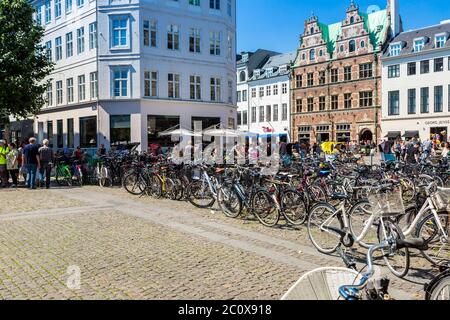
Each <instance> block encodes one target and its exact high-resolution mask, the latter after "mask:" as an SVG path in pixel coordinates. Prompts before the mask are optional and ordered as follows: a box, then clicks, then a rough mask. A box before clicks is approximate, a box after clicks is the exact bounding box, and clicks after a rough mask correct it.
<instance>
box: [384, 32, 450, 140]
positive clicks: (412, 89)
mask: <svg viewBox="0 0 450 320" xmlns="http://www.w3.org/2000/svg"><path fill="white" fill-rule="evenodd" d="M445 30H450V24H441V25H440V26H435V27H430V28H425V29H421V30H418V31H411V32H407V33H402V34H400V35H399V36H398V37H397V38H395V39H394V40H393V41H392V43H391V49H388V52H387V53H386V54H385V56H384V58H383V59H382V66H383V74H382V87H383V89H382V90H383V104H382V105H383V108H382V119H381V128H382V133H383V136H387V135H390V136H391V138H394V136H395V134H394V133H401V135H402V136H404V135H405V133H407V132H409V133H410V134H411V132H413V133H417V134H418V136H419V137H420V139H422V140H426V139H429V138H430V137H431V135H432V134H441V133H442V132H444V131H445V132H446V137H445V139H446V140H447V139H448V136H449V132H450V131H449V130H450V41H449V33H448V32H447V31H445ZM424 34H426V35H424ZM440 35H444V37H445V41H444V44H443V46H442V47H438V46H437V45H436V43H435V41H436V36H440ZM421 41H423V43H422V42H421ZM391 50H393V51H391ZM399 50H400V51H399ZM414 64H415V72H414ZM427 64H428V67H427ZM427 69H428V71H427ZM405 138H411V137H405Z"/></svg>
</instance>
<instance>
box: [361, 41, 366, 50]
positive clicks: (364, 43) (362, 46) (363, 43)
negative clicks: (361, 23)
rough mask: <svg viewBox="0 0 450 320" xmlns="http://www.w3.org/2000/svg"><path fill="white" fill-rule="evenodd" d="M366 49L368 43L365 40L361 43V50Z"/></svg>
mask: <svg viewBox="0 0 450 320" xmlns="http://www.w3.org/2000/svg"><path fill="white" fill-rule="evenodd" d="M365 47H366V42H365V41H364V40H362V41H361V48H363V49H364V48H365Z"/></svg>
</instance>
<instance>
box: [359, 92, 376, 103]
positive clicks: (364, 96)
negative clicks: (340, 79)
mask: <svg viewBox="0 0 450 320" xmlns="http://www.w3.org/2000/svg"><path fill="white" fill-rule="evenodd" d="M372 105H373V97H372V91H362V92H360V93H359V106H360V107H371V106H372Z"/></svg>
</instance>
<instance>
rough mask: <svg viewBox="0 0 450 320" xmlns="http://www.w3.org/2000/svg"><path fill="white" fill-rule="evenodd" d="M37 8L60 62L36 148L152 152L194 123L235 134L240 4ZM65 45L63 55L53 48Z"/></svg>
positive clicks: (125, 1)
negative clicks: (134, 145) (164, 136)
mask: <svg viewBox="0 0 450 320" xmlns="http://www.w3.org/2000/svg"><path fill="white" fill-rule="evenodd" d="M190 3H192V5H191V4H190ZM68 4H69V5H70V4H72V10H71V12H70V13H68V12H67V9H68V8H67V5H68ZM197 4H198V5H197ZM33 5H34V6H35V7H37V8H41V9H37V11H36V12H37V14H39V13H40V16H41V18H40V20H41V21H42V24H43V25H45V29H46V30H45V36H44V44H45V43H47V42H51V56H52V60H53V61H54V62H55V70H54V71H53V73H52V75H51V76H50V78H51V79H52V80H51V88H52V90H51V94H50V93H49V94H48V95H47V96H48V97H49V98H51V99H49V100H51V101H50V103H49V105H48V106H46V107H45V108H43V109H42V111H41V112H40V113H39V114H38V115H37V116H36V119H35V120H36V121H35V132H38V135H39V138H40V139H42V138H44V137H49V136H50V137H52V136H51V134H50V135H49V130H50V131H52V133H53V140H54V141H52V142H53V143H54V146H56V147H69V148H72V147H76V146H78V145H81V147H86V148H88V147H97V146H98V145H99V144H101V143H103V144H105V145H106V146H107V147H109V146H110V145H111V142H113V143H121V142H139V143H141V146H142V150H146V149H147V147H148V146H149V145H150V144H151V143H156V142H158V143H162V141H160V138H158V136H157V133H158V131H161V130H165V129H168V127H170V126H173V125H176V124H181V126H183V127H185V128H188V129H189V128H191V126H192V121H193V120H204V125H207V124H209V125H211V124H218V123H219V122H220V123H221V124H222V125H225V126H233V127H234V126H235V118H236V106H235V104H236V101H235V90H236V89H235V88H236V79H235V74H236V54H235V48H236V15H235V12H236V11H235V0H217V1H213V2H210V1H193V2H190V1H189V0H179V1H174V0H97V1H90V0H84V1H83V0H60V1H59V0H51V1H45V0H44V1H35V2H33ZM59 5H61V16H60V17H59V18H57V17H56V13H57V12H58V9H57V7H58V6H59ZM211 5H213V6H214V8H210V6H211ZM47 7H50V10H51V13H50V15H51V19H50V22H49V23H46V15H47V16H48V11H47V9H46V8H47ZM39 10H40V11H39ZM80 30H82V31H80ZM83 31H84V41H83ZM70 33H72V36H70V35H68V34H70ZM59 37H61V40H58V38H59ZM70 37H71V39H72V43H73V49H72V51H73V55H70ZM60 42H61V43H62V49H61V50H62V56H61V55H60V54H59V52H57V48H56V44H57V43H58V44H59V43H60ZM83 44H84V50H83ZM79 47H80V49H79ZM68 52H69V54H68ZM57 58H61V59H59V60H57ZM83 76H84V78H83ZM70 79H72V80H70ZM83 80H84V81H83ZM59 81H61V82H59ZM58 82H59V83H58ZM83 83H84V86H83ZM71 84H73V94H72V89H70V87H71ZM60 87H62V89H60V90H59V93H58V92H57V88H60ZM49 92H50V90H49ZM61 92H62V93H61ZM97 92H98V93H97ZM61 96H62V97H61ZM70 96H73V101H69V100H71V99H69V97H70ZM85 117H91V118H90V121H87V119H83V118H85ZM94 117H95V118H94ZM207 118H208V119H207ZM69 119H73V120H69ZM58 120H59V122H58ZM86 121H87V122H86ZM61 122H62V124H61ZM69 122H72V123H69ZM49 124H52V125H51V126H49ZM61 125H62V128H61ZM72 126H73V128H72ZM83 126H84V128H83ZM86 126H87V127H86ZM95 127H96V128H95ZM95 129H96V130H95ZM93 130H95V131H96V132H95V134H94V135H93V134H92V132H93ZM86 131H89V134H87V135H86Z"/></svg>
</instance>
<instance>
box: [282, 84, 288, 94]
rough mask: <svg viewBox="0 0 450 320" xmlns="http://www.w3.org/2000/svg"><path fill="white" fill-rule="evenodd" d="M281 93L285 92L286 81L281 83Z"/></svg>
mask: <svg viewBox="0 0 450 320" xmlns="http://www.w3.org/2000/svg"><path fill="white" fill-rule="evenodd" d="M281 93H282V94H287V83H283V84H282V85H281Z"/></svg>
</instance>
